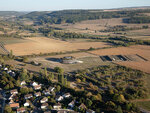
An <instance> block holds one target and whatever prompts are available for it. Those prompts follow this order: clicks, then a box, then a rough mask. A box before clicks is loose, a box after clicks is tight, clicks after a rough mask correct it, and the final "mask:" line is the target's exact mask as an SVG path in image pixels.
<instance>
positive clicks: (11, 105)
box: [9, 103, 19, 108]
mask: <svg viewBox="0 0 150 113" xmlns="http://www.w3.org/2000/svg"><path fill="white" fill-rule="evenodd" d="M9 105H10V107H11V108H19V103H11V104H9Z"/></svg>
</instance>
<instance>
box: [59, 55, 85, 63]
mask: <svg viewBox="0 0 150 113" xmlns="http://www.w3.org/2000/svg"><path fill="white" fill-rule="evenodd" d="M61 62H62V63H63V64H75V63H83V61H79V60H77V59H76V58H75V57H73V56H66V57H63V58H61Z"/></svg>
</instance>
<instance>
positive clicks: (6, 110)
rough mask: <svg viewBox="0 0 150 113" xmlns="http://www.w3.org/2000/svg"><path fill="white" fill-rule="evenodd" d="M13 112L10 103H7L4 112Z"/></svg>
mask: <svg viewBox="0 0 150 113" xmlns="http://www.w3.org/2000/svg"><path fill="white" fill-rule="evenodd" d="M11 112H12V109H11V107H10V106H9V105H6V106H5V108H4V113H11Z"/></svg>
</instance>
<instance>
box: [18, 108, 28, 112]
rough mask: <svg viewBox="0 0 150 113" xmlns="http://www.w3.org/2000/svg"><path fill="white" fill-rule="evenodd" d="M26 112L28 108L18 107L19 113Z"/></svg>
mask: <svg viewBox="0 0 150 113" xmlns="http://www.w3.org/2000/svg"><path fill="white" fill-rule="evenodd" d="M24 112H26V109H25V108H23V107H21V108H18V109H17V113H24Z"/></svg>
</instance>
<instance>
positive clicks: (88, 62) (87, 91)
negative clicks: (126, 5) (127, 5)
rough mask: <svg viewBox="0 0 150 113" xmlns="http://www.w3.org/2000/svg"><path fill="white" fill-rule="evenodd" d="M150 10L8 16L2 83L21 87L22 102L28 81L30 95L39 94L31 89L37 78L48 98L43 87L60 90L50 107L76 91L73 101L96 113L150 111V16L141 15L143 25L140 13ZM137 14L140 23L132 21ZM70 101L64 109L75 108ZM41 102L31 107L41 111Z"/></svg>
mask: <svg viewBox="0 0 150 113" xmlns="http://www.w3.org/2000/svg"><path fill="white" fill-rule="evenodd" d="M145 12H147V13H145ZM149 12H150V10H148V9H147V10H123V9H116V10H104V11H103V10H91V11H90V10H64V11H54V12H53V11H52V12H31V13H28V14H25V15H22V16H18V17H16V18H15V17H14V18H10V19H8V20H7V19H6V20H5V19H3V18H2V20H0V46H1V48H0V63H1V66H0V67H1V68H0V69H1V71H2V72H1V73H2V75H1V76H0V77H1V79H2V80H1V82H0V86H2V88H4V89H7V90H11V89H17V90H18V92H19V96H18V97H19V98H18V99H20V103H19V104H20V105H23V103H24V101H25V100H24V94H22V93H21V91H20V89H21V88H20V82H21V81H25V82H27V84H28V85H26V86H27V87H29V89H31V91H29V92H28V93H32V94H33V95H34V93H35V92H36V91H34V90H33V87H30V85H29V84H30V82H31V81H35V82H37V83H39V84H42V85H41V86H42V87H41V88H42V89H40V90H38V91H40V92H41V93H42V96H45V95H44V93H43V90H46V89H47V86H48V87H49V86H51V85H52V86H53V87H55V88H56V91H55V92H56V93H55V94H54V95H53V94H52V95H53V96H51V95H49V96H45V97H48V100H49V101H48V102H47V103H48V105H49V108H48V110H50V109H51V108H52V106H53V105H54V104H56V103H58V102H57V101H55V100H56V99H55V96H60V95H62V94H63V93H64V91H65V93H67V92H69V93H71V95H72V97H71V100H73V99H76V100H77V101H78V102H79V103H77V105H76V107H77V106H79V105H78V104H81V103H84V104H85V105H86V106H87V107H88V108H90V109H93V110H95V111H96V113H100V112H106V113H110V112H112V113H115V112H117V111H118V109H120V110H122V112H123V113H127V112H133V113H134V112H135V113H140V110H139V109H138V108H143V109H147V110H149V106H148V105H149V102H148V101H145V100H147V99H148V100H149V94H150V85H149V81H150V70H149V67H150V32H149V31H150V22H149V17H144V18H145V19H141V18H140V19H141V20H140V23H138V22H139V20H138V19H139V17H140V16H141V17H142V16H143V14H144V15H145V16H149ZM133 17H134V18H136V20H135V21H131V20H133ZM137 23H138V24H137ZM4 50H6V51H5V52H4ZM7 50H8V51H7ZM66 62H67V63H66ZM68 62H69V63H68ZM6 68H8V69H7V70H5V69H6ZM11 72H14V73H16V76H13V75H11ZM9 73H10V74H9ZM3 86H4V87H3ZM60 93H62V94H60ZM76 94H77V95H79V97H77V98H76V96H74V95H76ZM36 99H37V98H36V97H35V98H33V99H32V100H34V101H35V100H36ZM142 99H144V101H140V100H142ZM22 100H23V101H22ZM29 100H30V99H29ZM87 100H88V101H87ZM67 101H68V102H70V100H69V99H68V100H67ZM67 101H62V102H60V103H61V104H62V105H63V108H62V109H64V108H67V109H69V108H68V106H67V105H68V102H67ZM31 103H32V101H31ZM37 103H38V104H34V103H32V104H34V106H35V108H27V110H29V111H30V110H31V109H32V110H34V109H36V108H38V107H39V109H40V105H41V104H40V103H39V102H38V101H37ZM133 103H135V104H137V106H136V105H134V104H133ZM7 104H8V103H7ZM89 104H90V105H91V106H90V105H89ZM73 110H75V111H78V112H81V113H85V112H86V110H84V111H81V110H79V109H78V108H73ZM41 111H42V110H41ZM42 112H43V111H42Z"/></svg>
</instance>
